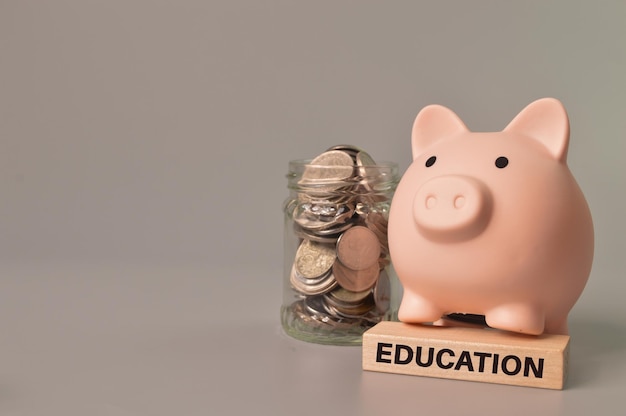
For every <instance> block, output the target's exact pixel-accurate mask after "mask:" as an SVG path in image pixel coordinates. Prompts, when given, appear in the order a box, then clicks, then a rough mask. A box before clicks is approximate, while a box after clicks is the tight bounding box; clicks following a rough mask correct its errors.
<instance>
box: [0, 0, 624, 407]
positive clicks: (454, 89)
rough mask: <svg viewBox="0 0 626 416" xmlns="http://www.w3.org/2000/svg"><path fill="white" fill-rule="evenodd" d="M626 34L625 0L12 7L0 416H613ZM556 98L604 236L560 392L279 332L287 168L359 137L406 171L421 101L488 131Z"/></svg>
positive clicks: (617, 379)
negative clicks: (402, 371)
mask: <svg viewBox="0 0 626 416" xmlns="http://www.w3.org/2000/svg"><path fill="white" fill-rule="evenodd" d="M625 21H626V5H625V3H624V2H623V1H613V2H611V1H598V2H576V1H549V2H544V1H524V2H496V1H491V2H490V1H472V2H465V1H458V2H450V1H441V2H395V1H391V2H378V1H359V2H357V1H354V2H346V1H317V2H288V1H262V2H261V1H259V2H257V1H247V2H227V1H207V0H204V1H191V0H182V1H169V2H166V1H55V2H45V1H39V2H37V1H9V0H2V1H0V192H1V202H0V334H2V335H1V342H0V414H1V415H56V414H59V415H87V414H88V415H98V416H99V415H115V416H117V415H206V414H251V413H254V414H272V415H283V414H285V415H286V414H302V415H308V414H310V415H318V414H320V413H327V414H378V413H379V412H380V411H385V412H394V413H396V414H417V413H418V412H419V413H422V412H424V413H425V414H475V413H478V412H480V413H482V414H503V413H504V414H529V413H532V414H568V415H571V414H590V413H592V412H593V413H600V414H603V413H604V414H606V413H614V412H615V411H617V410H616V409H619V408H621V406H623V389H624V387H623V386H624V384H625V382H626V364H624V363H625V362H626V336H625V327H626V324H625V323H624V322H623V317H624V316H625V312H626V309H625V306H624V301H623V299H624V289H625V284H624V279H623V277H624V265H625V260H624V258H625V257H626V256H624V248H623V236H624V235H625V234H626V221H624V219H623V216H624V209H623V207H624V202H625V201H626V199H625V197H624V191H625V187H624V184H625V177H626V175H625V173H626V171H625V168H624V163H623V162H622V159H623V158H624V156H626V152H625V151H624V150H625V145H624V141H625V139H626V122H625V114H626V111H625V110H626V100H625V99H626V83H625V76H624V74H625V73H626V25H625V24H624V22H625ZM544 96H553V97H556V98H558V99H560V100H561V101H562V102H563V103H564V104H565V106H566V108H567V110H568V112H569V115H570V119H571V131H572V137H571V140H572V141H571V145H570V154H569V165H570V168H571V170H572V172H573V173H574V175H575V176H576V178H577V179H578V181H579V183H580V185H581V188H582V189H583V191H584V192H585V194H586V196H587V199H588V202H589V204H590V207H591V210H592V214H593V217H594V222H595V229H596V255H595V261H594V267H593V271H592V275H591V278H590V281H589V283H588V286H587V288H586V290H585V292H584V294H583V296H582V298H581V299H580V301H579V303H577V305H576V306H575V308H574V310H573V312H572V314H571V316H570V317H571V319H570V322H571V332H572V334H571V335H572V363H571V368H570V372H571V375H570V380H569V383H568V385H567V388H566V390H564V391H544V390H538V389H530V388H517V387H507V386H497V385H486V384H480V383H468V382H454V381H447V380H436V379H425V378H419V377H408V376H397V375H396V376H394V375H389V374H377V373H363V372H362V371H361V370H360V348H347V347H344V348H341V347H324V346H318V345H312V344H306V343H302V342H299V341H296V340H292V339H290V338H288V337H286V336H285V335H284V334H282V333H281V330H280V326H279V321H278V310H279V307H280V302H281V293H280V291H281V287H282V285H281V280H282V276H281V273H282V261H283V259H282V257H283V252H282V226H283V223H282V212H281V203H282V201H283V199H284V198H285V197H286V195H287V191H286V179H285V177H284V175H285V173H286V171H287V162H288V161H289V160H290V159H298V158H310V157H313V156H315V155H317V154H318V153H320V152H321V151H323V150H324V149H326V148H327V147H329V146H331V145H334V144H338V143H352V144H355V145H358V146H360V147H363V148H365V149H366V150H367V151H368V152H369V153H370V154H371V155H372V156H373V157H374V158H375V159H377V160H392V161H396V162H398V163H399V165H400V167H401V170H402V171H403V170H404V169H405V168H406V167H407V166H408V164H409V162H410V143H409V140H410V128H411V124H412V122H413V119H414V117H415V115H416V114H417V112H418V111H419V109H421V108H422V107H423V106H425V105H427V104H431V103H439V104H443V105H446V106H448V107H450V108H452V109H453V110H454V111H456V112H457V114H459V116H460V117H461V118H462V119H463V120H464V121H465V123H466V124H467V125H468V127H469V128H470V129H472V130H476V131H480V130H484V131H493V130H499V129H501V128H503V127H504V126H506V124H508V122H509V121H510V120H511V119H512V118H513V117H514V116H515V115H516V114H517V112H518V111H520V110H521V109H522V108H523V107H524V106H526V105H527V104H528V103H530V102H531V101H533V100H535V99H537V98H540V97H544ZM611 409H612V410H611ZM426 412H428V413H426Z"/></svg>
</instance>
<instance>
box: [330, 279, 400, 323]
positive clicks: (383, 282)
mask: <svg viewBox="0 0 626 416" xmlns="http://www.w3.org/2000/svg"><path fill="white" fill-rule="evenodd" d="M331 293H332V292H331ZM372 293H373V294H374V303H375V304H376V309H377V310H378V311H380V312H382V313H385V312H387V311H388V310H389V305H390V303H391V282H390V280H389V275H388V274H387V272H386V271H385V270H382V271H381V272H380V274H379V276H378V280H377V281H376V284H375V285H374V289H373V292H372Z"/></svg>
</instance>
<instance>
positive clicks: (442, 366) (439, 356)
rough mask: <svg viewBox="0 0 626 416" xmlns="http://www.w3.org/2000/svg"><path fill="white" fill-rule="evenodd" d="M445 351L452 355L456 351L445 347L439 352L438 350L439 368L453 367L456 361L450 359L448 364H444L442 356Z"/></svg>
mask: <svg viewBox="0 0 626 416" xmlns="http://www.w3.org/2000/svg"><path fill="white" fill-rule="evenodd" d="M444 353H447V354H449V355H450V357H454V351H452V350H449V349H447V348H444V349H441V350H439V352H437V366H438V367H439V368H442V369H444V370H447V369H449V368H452V366H453V365H454V362H452V361H450V362H449V363H448V364H444V363H443V362H442V361H441V357H442V356H443V354H444Z"/></svg>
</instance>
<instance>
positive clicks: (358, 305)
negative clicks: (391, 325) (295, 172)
mask: <svg viewBox="0 0 626 416" xmlns="http://www.w3.org/2000/svg"><path fill="white" fill-rule="evenodd" d="M388 180H389V178H384V177H383V178H381V177H380V173H379V171H378V170H377V168H376V163H375V162H374V160H373V159H372V157H371V156H370V155H369V154H368V153H366V152H365V151H363V150H361V149H359V148H357V147H355V146H349V145H340V146H334V147H331V148H330V149H328V150H327V151H325V152H324V153H322V154H320V155H319V156H317V157H316V158H314V159H313V160H312V161H311V162H309V163H308V164H307V165H306V166H305V168H304V171H303V172H302V176H301V178H300V179H299V181H298V183H297V185H298V186H297V190H298V193H297V198H296V199H294V200H293V201H291V203H292V204H293V206H291V207H290V208H289V209H290V210H292V211H293V215H292V216H293V227H294V228H293V231H294V233H295V235H296V236H297V237H298V238H299V246H298V248H297V251H296V254H295V259H294V261H293V267H292V269H291V275H290V284H291V287H292V288H293V290H295V292H296V293H297V298H298V300H297V301H296V302H294V304H293V305H292V311H293V312H294V313H295V314H296V315H297V316H298V317H299V318H300V319H301V320H302V321H305V322H307V323H315V324H317V325H323V326H332V327H344V326H371V325H373V324H374V323H376V322H378V321H380V320H381V319H382V317H383V316H384V314H385V313H386V312H387V311H388V309H389V298H390V292H391V289H390V282H389V278H388V276H387V274H386V272H385V267H386V266H387V265H388V264H389V247H388V245H387V213H388V208H389V204H390V200H389V199H390V195H389V194H388V192H389V189H388V185H385V183H386V182H385V181H388ZM385 186H386V187H385ZM381 189H382V190H383V191H380V190H381Z"/></svg>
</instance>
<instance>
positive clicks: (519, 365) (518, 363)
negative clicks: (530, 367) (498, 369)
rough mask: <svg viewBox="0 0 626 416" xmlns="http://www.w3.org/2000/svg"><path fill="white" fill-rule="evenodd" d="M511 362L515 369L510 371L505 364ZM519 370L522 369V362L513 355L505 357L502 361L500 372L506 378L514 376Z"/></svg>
mask: <svg viewBox="0 0 626 416" xmlns="http://www.w3.org/2000/svg"><path fill="white" fill-rule="evenodd" d="M511 360H512V361H514V362H515V368H514V369H513V370H512V371H511V370H509V368H508V366H507V364H508V363H509V361H511ZM521 369H522V360H520V359H519V357H516V356H515V355H507V356H506V357H504V358H503V359H502V371H503V372H504V374H506V375H507V376H514V375H516V374H517V373H519V372H520V370H521Z"/></svg>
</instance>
